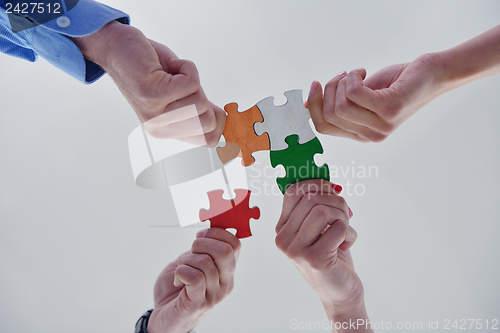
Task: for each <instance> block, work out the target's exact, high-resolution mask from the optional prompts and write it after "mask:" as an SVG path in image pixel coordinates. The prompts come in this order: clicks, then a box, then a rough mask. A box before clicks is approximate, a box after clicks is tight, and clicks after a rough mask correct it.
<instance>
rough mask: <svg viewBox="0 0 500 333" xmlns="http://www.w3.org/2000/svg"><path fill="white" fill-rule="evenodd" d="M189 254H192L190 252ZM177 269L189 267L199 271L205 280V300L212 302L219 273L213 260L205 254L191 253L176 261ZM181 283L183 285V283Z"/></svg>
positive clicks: (216, 292) (217, 288) (217, 284)
mask: <svg viewBox="0 0 500 333" xmlns="http://www.w3.org/2000/svg"><path fill="white" fill-rule="evenodd" d="M191 252H193V251H192V250H191ZM178 264H179V267H181V266H183V265H184V266H189V267H192V268H195V269H197V270H199V271H201V272H202V273H203V275H204V278H205V280H206V282H205V285H206V291H207V299H208V300H209V301H211V300H214V299H215V298H216V295H217V294H218V290H219V273H218V271H217V267H216V265H215V263H214V260H213V258H212V257H211V256H210V255H209V254H206V253H195V252H193V253H191V254H189V255H187V256H184V257H183V258H181V259H179V261H178ZM181 282H183V283H184V281H182V279H181Z"/></svg>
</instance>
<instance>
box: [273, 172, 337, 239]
mask: <svg viewBox="0 0 500 333" xmlns="http://www.w3.org/2000/svg"><path fill="white" fill-rule="evenodd" d="M307 193H335V191H334V190H333V189H332V186H331V183H330V182H328V181H326V180H323V179H310V180H306V181H302V182H299V183H295V184H292V185H291V186H289V187H288V188H287V189H286V191H285V194H284V196H283V208H282V210H281V216H280V218H279V220H278V223H277V224H276V229H275V231H276V233H278V232H280V230H281V228H283V226H284V225H285V223H286V221H287V220H288V219H289V218H290V215H291V214H292V211H293V210H294V208H295V207H296V206H297V203H298V202H299V201H300V200H301V199H302V197H303V196H304V195H306V194H307Z"/></svg>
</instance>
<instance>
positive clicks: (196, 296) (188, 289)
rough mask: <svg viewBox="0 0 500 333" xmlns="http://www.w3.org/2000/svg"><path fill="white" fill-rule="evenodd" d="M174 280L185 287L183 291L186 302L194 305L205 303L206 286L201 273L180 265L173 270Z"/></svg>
mask: <svg viewBox="0 0 500 333" xmlns="http://www.w3.org/2000/svg"><path fill="white" fill-rule="evenodd" d="M175 279H176V281H180V282H181V283H182V284H184V285H185V288H184V290H185V293H186V297H187V301H188V302H193V303H195V304H203V303H204V302H205V300H206V289H207V285H206V279H205V275H204V274H203V272H202V271H200V270H199V269H196V268H194V267H191V266H188V265H181V266H178V267H177V269H176V270H175ZM176 286H178V285H176Z"/></svg>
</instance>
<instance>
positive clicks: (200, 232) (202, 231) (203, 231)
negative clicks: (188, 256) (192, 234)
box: [196, 229, 208, 238]
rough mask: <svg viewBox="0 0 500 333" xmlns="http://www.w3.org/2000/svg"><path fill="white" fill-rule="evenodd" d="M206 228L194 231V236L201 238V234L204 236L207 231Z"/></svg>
mask: <svg viewBox="0 0 500 333" xmlns="http://www.w3.org/2000/svg"><path fill="white" fill-rule="evenodd" d="M207 230H208V229H203V230H200V231H198V232H197V233H196V238H202V237H203V236H205V234H206V233H207Z"/></svg>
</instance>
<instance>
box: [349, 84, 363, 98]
mask: <svg viewBox="0 0 500 333" xmlns="http://www.w3.org/2000/svg"><path fill="white" fill-rule="evenodd" d="M360 91H361V90H360V87H357V86H354V85H347V86H346V90H345V95H346V97H347V98H348V99H350V100H352V99H356V97H358V96H359V93H360Z"/></svg>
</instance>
